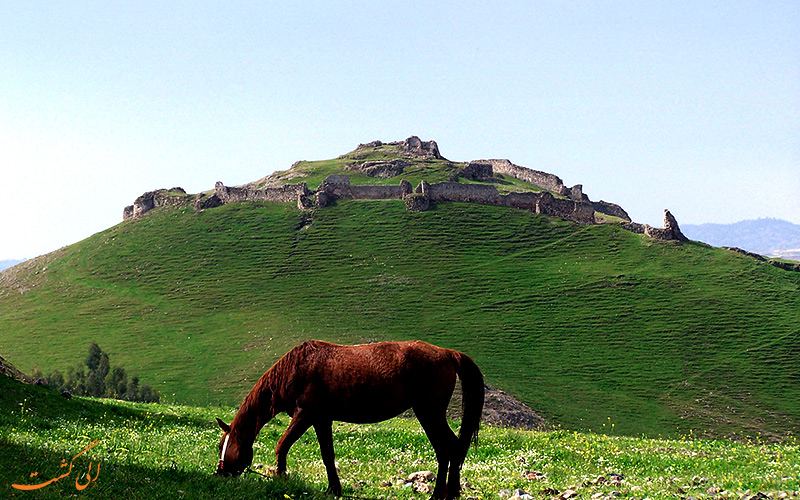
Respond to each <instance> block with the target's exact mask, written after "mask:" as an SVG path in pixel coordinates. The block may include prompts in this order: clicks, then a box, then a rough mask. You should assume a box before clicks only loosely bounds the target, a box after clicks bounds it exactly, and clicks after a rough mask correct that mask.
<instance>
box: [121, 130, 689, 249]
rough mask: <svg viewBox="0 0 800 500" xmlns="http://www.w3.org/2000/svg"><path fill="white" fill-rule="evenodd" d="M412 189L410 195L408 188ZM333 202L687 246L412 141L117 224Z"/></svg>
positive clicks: (550, 183)
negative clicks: (595, 228) (569, 224)
mask: <svg viewBox="0 0 800 500" xmlns="http://www.w3.org/2000/svg"><path fill="white" fill-rule="evenodd" d="M412 182H413V183H416V188H415V187H414V186H413V184H412ZM339 199H353V200H359V199H370V200H377V199H401V200H404V202H405V204H406V207H407V208H408V209H409V210H411V211H415V212H420V211H425V210H428V209H430V207H431V206H432V205H433V204H436V203H442V202H468V203H481V204H486V205H497V206H505V207H510V208H516V209H521V210H528V211H531V212H534V213H539V214H544V215H549V216H554V217H559V218H561V219H565V220H570V221H574V222H578V223H581V224H596V223H598V222H615V223H619V224H620V225H621V226H622V227H623V228H625V229H628V230H630V231H633V232H636V233H643V234H645V235H647V236H649V237H651V238H653V239H657V240H662V241H688V240H687V238H686V237H685V236H684V235H683V233H681V230H680V228H679V226H678V222H677V220H675V218H674V217H673V216H672V214H671V213H670V212H669V211H668V210H665V211H664V227H663V228H654V227H651V226H649V225H646V224H638V223H635V222H632V221H631V219H630V217H629V216H628V213H627V212H626V211H625V210H624V209H623V208H622V207H620V206H619V205H617V204H615V203H609V202H606V201H602V200H601V201H596V202H593V201H591V200H590V199H589V197H588V196H587V195H586V194H585V193H584V192H583V186H582V185H580V184H576V185H574V186H571V187H567V186H566V185H565V184H564V182H563V181H562V180H561V178H559V177H558V176H556V175H554V174H550V173H547V172H542V171H538V170H533V169H530V168H527V167H523V166H520V165H515V164H514V163H512V162H511V161H509V160H507V159H504V160H498V159H489V160H473V161H469V162H452V161H450V160H447V159H446V158H444V157H443V156H442V155H441V153H440V152H439V146H438V144H437V143H436V141H433V140H431V141H422V140H421V139H420V138H419V137H417V136H411V137H409V138H407V139H406V140H404V141H396V142H389V143H384V142H382V141H379V140H378V141H373V142H369V143H366V144H359V145H358V147H357V148H356V149H355V150H354V151H351V152H350V153H347V154H344V155H342V156H340V157H338V158H336V159H334V160H323V161H314V162H307V161H304V162H296V163H295V164H294V165H292V167H291V168H290V169H288V170H286V171H281V172H276V173H274V174H271V175H268V176H266V177H264V178H262V179H260V180H258V181H255V182H251V183H248V184H245V185H242V186H226V185H225V184H224V183H223V182H221V181H220V182H217V183H216V185H215V186H214V191H213V192H211V193H210V194H207V193H200V194H197V195H188V194H187V193H186V192H185V191H184V190H183V189H182V188H177V187H176V188H172V189H158V190H155V191H150V192H147V193H144V194H143V195H141V196H140V197H138V198H137V199H136V200H135V201H134V203H133V205H130V206H127V207H125V209H124V211H123V219H124V220H128V219H131V218H137V217H141V216H143V215H144V214H145V213H147V212H148V211H150V210H152V209H153V208H156V207H159V206H170V205H171V206H193V207H194V208H195V209H196V210H205V209H209V208H215V207H218V206H221V205H225V204H227V203H232V202H242V201H256V200H261V201H277V202H292V203H296V204H297V207H298V209H300V210H307V209H312V208H324V207H325V206H327V205H328V204H330V203H332V202H334V201H335V200H339Z"/></svg>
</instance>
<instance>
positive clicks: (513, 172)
mask: <svg viewBox="0 0 800 500" xmlns="http://www.w3.org/2000/svg"><path fill="white" fill-rule="evenodd" d="M471 163H488V164H490V165H491V166H492V170H493V171H494V173H497V174H503V175H509V176H511V177H514V178H515V179H519V180H521V181H525V182H527V183H529V184H533V185H534V186H539V187H540V188H542V189H546V190H548V191H550V192H552V193H555V194H558V195H561V196H566V197H568V198H570V199H572V200H575V201H589V197H588V196H586V195H585V194H583V186H582V185H580V184H575V185H574V186H572V187H567V186H565V185H564V181H562V180H561V178H560V177H559V176H557V175H554V174H548V173H547V172H541V171H539V170H533V169H530V168H527V167H522V166H520V165H515V164H513V163H511V162H510V161H508V160H475V161H474V162H471Z"/></svg>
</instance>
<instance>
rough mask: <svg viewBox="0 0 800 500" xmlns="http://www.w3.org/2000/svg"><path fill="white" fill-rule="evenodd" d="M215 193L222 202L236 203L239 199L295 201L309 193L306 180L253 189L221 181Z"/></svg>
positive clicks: (215, 187)
mask: <svg viewBox="0 0 800 500" xmlns="http://www.w3.org/2000/svg"><path fill="white" fill-rule="evenodd" d="M214 194H215V195H216V196H217V197H218V198H219V200H220V201H221V202H222V204H226V203H234V202H237V201H277V202H284V203H285V202H295V201H297V197H298V196H300V195H301V194H302V195H307V194H308V187H307V186H306V183H305V182H300V183H298V184H284V185H282V186H277V187H268V188H264V189H251V188H246V187H229V186H226V185H224V184H223V183H221V182H217V184H216V186H214Z"/></svg>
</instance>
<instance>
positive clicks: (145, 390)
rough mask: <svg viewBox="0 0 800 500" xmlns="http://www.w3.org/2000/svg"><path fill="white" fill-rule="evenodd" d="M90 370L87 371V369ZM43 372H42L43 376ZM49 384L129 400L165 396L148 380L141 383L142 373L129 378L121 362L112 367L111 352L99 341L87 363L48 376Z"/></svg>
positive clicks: (147, 400)
mask: <svg viewBox="0 0 800 500" xmlns="http://www.w3.org/2000/svg"><path fill="white" fill-rule="evenodd" d="M85 369H86V370H88V371H84V370H85ZM40 377H41V373H39V374H38V377H35V378H40ZM45 378H46V380H47V385H49V386H50V387H51V388H53V389H55V390H58V391H69V392H70V393H71V394H75V395H76V396H92V397H96V398H114V399H124V400H127V401H139V402H145V403H157V402H158V401H159V400H160V398H161V396H160V395H159V394H158V391H156V390H155V389H153V388H151V387H150V386H149V385H147V384H141V385H140V383H139V377H136V376H133V377H131V379H130V380H128V375H127V373H126V372H125V369H124V368H122V367H121V366H115V367H114V368H113V369H112V368H111V361H110V359H109V357H108V354H107V353H105V352H103V350H102V349H100V346H99V345H97V343H96V342H92V344H91V345H90V346H89V355H88V356H87V357H86V360H85V361H84V362H83V363H80V364H78V366H76V367H75V368H69V369H68V370H67V376H66V378H65V377H64V375H62V374H61V372H59V371H58V370H54V371H52V372H51V373H50V374H49V375H48V376H47V377H45Z"/></svg>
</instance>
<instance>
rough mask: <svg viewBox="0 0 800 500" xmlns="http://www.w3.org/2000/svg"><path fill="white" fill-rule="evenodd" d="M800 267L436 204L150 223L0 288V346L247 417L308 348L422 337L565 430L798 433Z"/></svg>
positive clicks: (25, 360) (21, 271) (5, 279)
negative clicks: (288, 362)
mask: <svg viewBox="0 0 800 500" xmlns="http://www.w3.org/2000/svg"><path fill="white" fill-rule="evenodd" d="M799 287H800V273H792V272H787V271H784V270H781V269H777V268H775V267H773V266H770V265H767V264H763V263H758V262H756V261H754V260H752V259H750V258H747V257H743V256H740V255H736V254H733V253H730V252H727V251H724V250H719V249H714V248H709V247H706V246H702V245H699V244H685V245H681V246H678V245H675V244H669V243H654V242H651V241H649V240H648V239H646V238H645V237H643V236H641V235H636V234H633V233H630V232H627V231H624V230H621V229H619V228H618V227H615V226H609V225H603V226H581V225H576V224H573V223H570V222H565V221H561V220H557V219H551V218H548V217H545V216H540V215H536V214H532V213H528V212H524V211H518V210H512V209H505V208H502V207H491V206H481V205H474V204H458V203H443V204H440V205H438V206H436V207H435V209H433V210H431V211H428V212H423V213H417V214H415V213H409V212H407V211H406V210H405V208H404V207H403V204H402V202H401V201H348V202H344V201H340V202H337V203H335V204H334V205H332V206H330V207H326V208H325V209H322V210H319V211H316V212H314V213H312V214H303V213H301V212H299V211H298V210H297V209H296V208H295V207H293V206H291V205H288V204H287V205H283V204H269V203H240V204H231V205H226V206H223V207H219V208H215V209H209V210H206V211H204V212H200V213H195V212H194V211H193V210H191V209H186V210H178V209H158V210H154V211H152V212H151V213H149V214H148V215H147V216H146V217H144V218H142V219H139V220H132V221H128V222H124V223H121V224H119V225H117V226H115V227H113V228H110V229H108V230H106V231H104V232H102V233H98V234H96V235H94V236H92V237H90V238H88V239H86V240H84V241H82V242H80V243H78V244H75V245H73V246H71V247H68V248H66V249H63V250H61V251H59V252H56V253H54V254H51V255H49V256H46V257H45V258H40V259H38V260H35V261H30V262H28V263H25V264H23V265H22V266H17V267H16V268H13V269H10V270H7V271H6V272H4V274H2V281H0V352H2V353H3V355H4V356H5V357H6V358H7V359H8V360H9V361H11V362H12V363H14V364H16V365H17V366H18V367H19V368H21V369H23V370H24V371H32V369H33V368H34V367H38V368H40V369H42V370H43V371H48V370H50V369H52V368H59V369H61V370H62V371H63V370H65V369H66V368H67V367H69V366H74V365H75V363H76V362H78V361H79V360H82V359H83V358H84V357H85V353H86V349H87V347H88V345H89V343H90V342H91V341H97V342H98V343H99V344H100V346H101V347H102V348H103V350H105V351H107V352H109V354H110V355H111V359H112V360H113V363H115V364H121V365H122V366H124V367H125V368H126V369H128V370H129V371H130V372H134V373H138V374H139V375H140V377H141V378H142V380H143V381H144V382H148V383H150V384H151V385H153V386H154V387H156V388H157V389H159V390H160V391H161V392H162V394H164V396H165V397H166V399H167V400H171V401H178V402H186V403H200V404H206V403H215V404H216V403H224V404H235V403H238V402H239V401H240V400H241V397H242V396H243V395H244V394H245V393H246V392H247V390H249V388H250V387H251V386H252V384H253V383H254V382H255V380H256V379H257V378H258V377H259V376H260V375H261V373H262V372H263V371H264V370H265V369H266V368H267V367H269V366H270V365H271V363H273V362H274V361H275V360H276V359H277V358H278V357H279V356H280V355H282V354H283V353H284V352H285V351H287V350H288V349H289V348H290V347H291V346H293V345H295V344H297V343H299V342H300V341H302V340H305V339H309V338H318V339H325V340H329V341H335V342H345V343H351V342H368V341H374V340H382V339H412V338H419V339H423V340H427V341H429V342H432V343H435V344H439V345H443V346H447V347H452V348H456V349H461V350H463V351H465V352H467V353H468V354H470V355H471V356H472V357H474V358H475V359H476V361H477V362H478V363H479V364H480V366H481V367H482V369H483V370H484V373H485V375H486V378H487V379H488V381H489V382H490V383H491V384H493V385H495V386H499V387H502V388H504V389H506V390H507V391H508V392H510V393H512V394H514V395H515V396H517V397H519V398H520V399H522V400H523V401H525V402H526V403H528V404H529V405H530V406H531V407H533V408H534V409H535V410H537V411H539V412H540V413H541V414H542V415H544V416H545V417H546V418H547V419H549V420H550V421H551V422H554V423H557V424H560V425H562V426H563V427H565V428H567V429H577V430H589V429H591V430H593V431H603V430H609V429H610V428H611V426H612V425H613V426H614V430H615V432H618V433H623V434H627V435H639V434H643V433H644V434H647V435H650V436H658V435H662V436H677V435H681V434H686V433H688V432H689V431H694V432H695V433H699V434H701V435H710V436H723V435H725V436H727V435H741V434H749V435H758V434H759V433H763V434H764V435H766V436H773V435H785V434H786V433H790V432H795V433H796V432H797V430H798V428H800V365H798V364H797V362H796V361H797V354H798V353H800V293H798V288H799Z"/></svg>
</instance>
